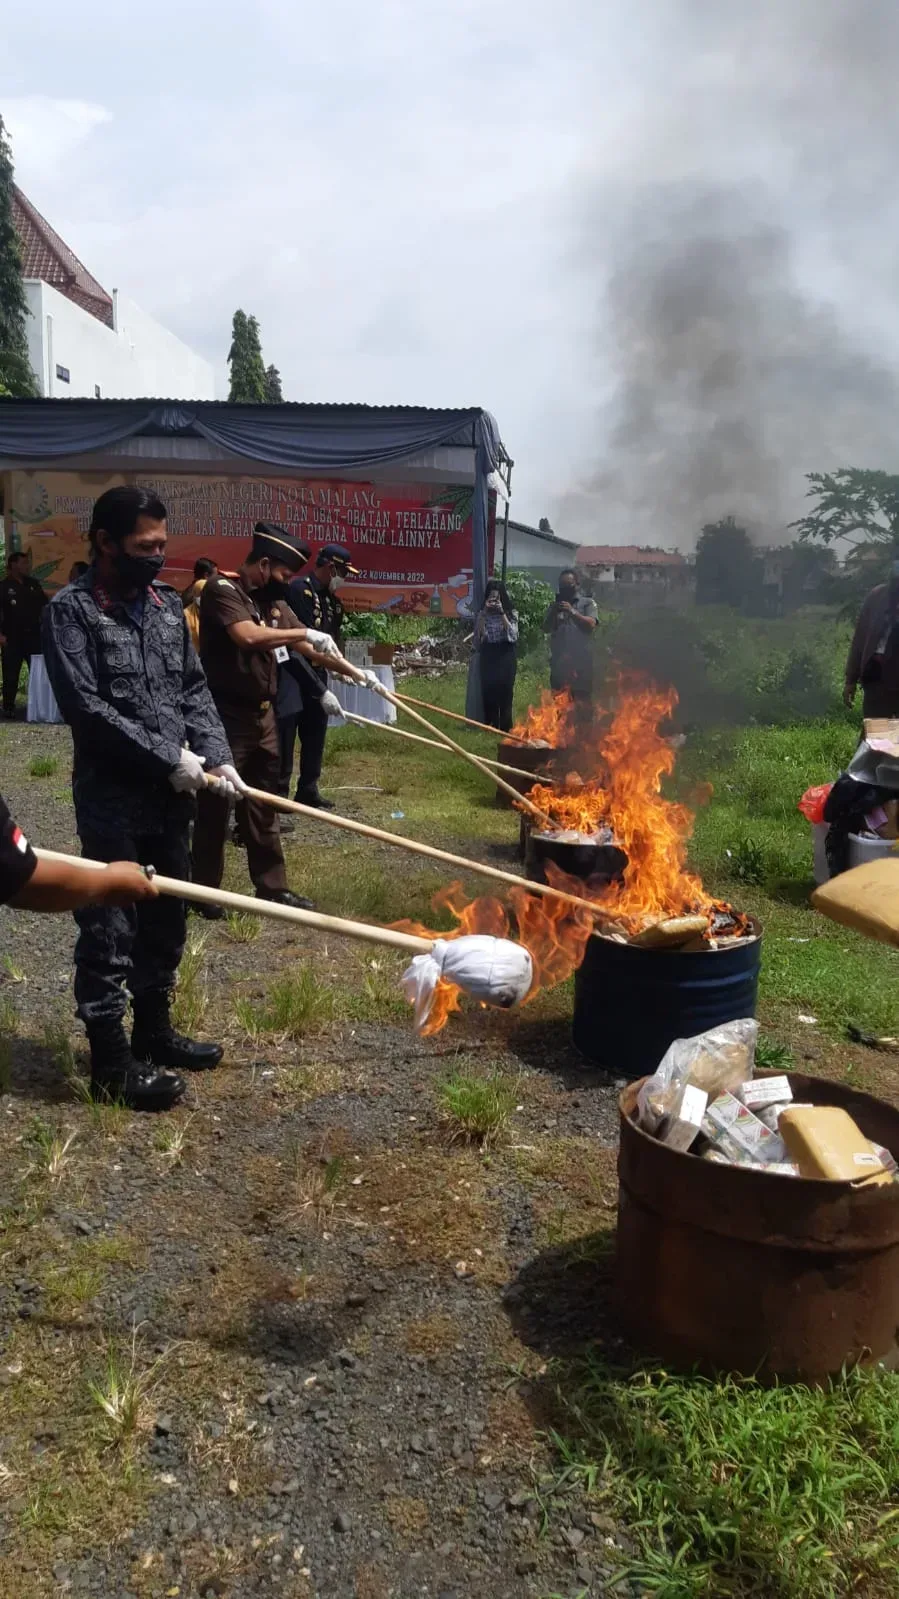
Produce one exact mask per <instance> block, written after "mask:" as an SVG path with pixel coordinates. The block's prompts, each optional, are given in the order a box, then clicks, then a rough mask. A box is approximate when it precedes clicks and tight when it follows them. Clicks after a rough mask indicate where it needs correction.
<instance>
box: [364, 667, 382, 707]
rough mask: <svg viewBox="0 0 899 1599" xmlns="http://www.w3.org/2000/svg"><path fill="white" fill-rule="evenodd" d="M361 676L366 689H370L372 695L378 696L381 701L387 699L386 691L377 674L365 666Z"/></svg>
mask: <svg viewBox="0 0 899 1599" xmlns="http://www.w3.org/2000/svg"><path fill="white" fill-rule="evenodd" d="M362 676H363V677H364V678H365V684H366V687H367V688H370V689H371V691H372V693H373V694H380V695H381V698H382V699H386V698H387V696H388V690H387V689H386V688H385V687H384V684H383V683H382V682H381V679H380V678H379V676H378V674H377V672H375V671H373V670H372V668H371V667H370V666H366V667H365V668H364V670H363V673H362Z"/></svg>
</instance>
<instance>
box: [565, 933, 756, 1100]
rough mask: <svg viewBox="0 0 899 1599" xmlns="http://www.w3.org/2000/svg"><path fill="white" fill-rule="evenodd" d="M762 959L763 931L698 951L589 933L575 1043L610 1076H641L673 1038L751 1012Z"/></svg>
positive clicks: (578, 981)
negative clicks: (648, 946) (617, 940)
mask: <svg viewBox="0 0 899 1599" xmlns="http://www.w3.org/2000/svg"><path fill="white" fill-rule="evenodd" d="M761 960H762V941H761V935H759V937H758V938H746V939H742V940H741V941H740V943H739V944H733V945H732V946H731V947H730V949H708V950H700V951H699V952H697V953H696V954H682V953H681V952H680V951H678V950H656V949H637V948H635V947H634V946H633V945H632V944H616V943H614V942H613V941H612V940H611V939H608V938H599V937H594V938H591V939H590V940H589V941H588V944H587V948H586V950H585V952H584V959H583V962H582V963H581V965H580V967H579V968H578V971H577V972H576V973H575V978H574V1017H573V1020H572V1026H571V1036H572V1039H573V1041H574V1044H575V1047H576V1048H577V1049H579V1050H580V1052H581V1054H582V1055H586V1057H587V1059H588V1060H592V1061H596V1062H597V1064H598V1065H601V1066H604V1067H606V1068H607V1069H608V1070H609V1071H611V1072H614V1073H615V1075H616V1076H619V1077H628V1078H634V1077H644V1076H646V1075H647V1074H648V1073H651V1072H654V1071H655V1069H656V1067H657V1066H658V1064H659V1061H660V1060H661V1058H662V1056H663V1055H664V1053H665V1051H666V1049H667V1048H668V1045H669V1044H670V1043H671V1042H672V1041H673V1040H674V1039H675V1038H694V1037H695V1036H696V1034H697V1033H704V1032H707V1031H708V1029H709V1028H710V1027H720V1026H721V1024H722V1023H723V1022H734V1021H738V1020H739V1018H740V1017H742V1016H754V1015H755V1007H756V1000H757V996H758V986H759V968H760V966H761Z"/></svg>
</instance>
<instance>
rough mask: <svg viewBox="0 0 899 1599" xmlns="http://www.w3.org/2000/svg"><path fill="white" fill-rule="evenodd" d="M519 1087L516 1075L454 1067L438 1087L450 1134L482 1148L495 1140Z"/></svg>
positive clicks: (442, 1110)
mask: <svg viewBox="0 0 899 1599" xmlns="http://www.w3.org/2000/svg"><path fill="white" fill-rule="evenodd" d="M465 1064H466V1063H464V1062H463V1063H461V1066H464V1065H465ZM519 1088H520V1084H519V1081H518V1078H517V1077H510V1076H509V1075H508V1073H502V1072H486V1073H478V1074H475V1073H472V1072H471V1071H465V1070H464V1069H460V1066H457V1067H456V1069H455V1070H454V1071H453V1073H452V1074H451V1076H449V1077H447V1078H446V1080H445V1081H444V1082H443V1083H441V1084H440V1087H439V1089H438V1100H439V1103H440V1109H441V1114H442V1116H443V1119H444V1121H445V1123H446V1125H447V1127H448V1129H449V1132H450V1137H451V1138H453V1139H454V1140H463V1141H465V1142H467V1143H478V1144H481V1145H483V1146H484V1147H487V1146H488V1145H489V1144H494V1143H496V1141H497V1139H498V1138H499V1137H500V1136H501V1134H502V1133H503V1131H504V1129H505V1127H506V1124H507V1122H508V1120H509V1117H510V1116H511V1114H512V1112H513V1111H514V1109H515V1106H516V1103H517V1101H518V1094H519Z"/></svg>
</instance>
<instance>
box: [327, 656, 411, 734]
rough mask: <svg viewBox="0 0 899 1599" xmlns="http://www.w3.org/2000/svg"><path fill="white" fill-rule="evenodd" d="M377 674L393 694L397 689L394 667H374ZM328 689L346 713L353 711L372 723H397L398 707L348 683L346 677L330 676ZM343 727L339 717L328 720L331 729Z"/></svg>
mask: <svg viewBox="0 0 899 1599" xmlns="http://www.w3.org/2000/svg"><path fill="white" fill-rule="evenodd" d="M371 670H372V671H373V672H374V673H375V675H376V676H377V678H378V679H379V681H380V682H381V683H383V684H384V687H385V688H389V689H390V692H391V693H393V692H394V691H395V689H396V679H395V677H394V675H393V667H392V666H373V667H372V668H371ZM328 687H329V689H330V690H331V692H332V694H336V695H337V698H338V699H339V701H340V703H341V705H342V706H343V708H344V710H345V711H352V712H353V714H354V715H355V716H367V717H368V719H369V721H371V722H395V721H396V706H395V705H391V704H390V701H389V700H382V698H381V696H380V694H374V693H372V690H371V689H370V688H360V686H359V684H358V683H348V682H347V680H346V678H345V677H336V676H330V677H329V678H328ZM341 725H342V723H341V720H340V717H339V716H331V717H329V718H328V726H329V727H340V726H341Z"/></svg>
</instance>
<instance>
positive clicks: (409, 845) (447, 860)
mask: <svg viewBox="0 0 899 1599" xmlns="http://www.w3.org/2000/svg"><path fill="white" fill-rule="evenodd" d="M441 747H442V746H441ZM214 782H215V779H214V778H210V783H214ZM246 794H247V798H248V799H251V800H255V801H256V802H257V803H258V804H259V805H270V806H271V807H272V808H273V809H274V810H276V811H289V812H291V813H292V814H296V815H298V816H308V817H309V819H310V821H313V822H325V823H327V825H328V826H329V827H342V828H344V829H345V830H346V831H347V832H348V833H361V835H362V837H363V838H374V839H377V841H378V843H379V844H393V845H394V846H395V848H397V849H405V850H409V851H410V853H411V854H413V855H426V856H427V857H428V859H429V860H432V861H442V862H443V863H444V865H447V866H458V867H460V868H461V870H462V871H463V872H473V873H474V874H475V875H476V876H480V877H492V878H493V879H494V881H495V882H498V883H511V885H512V887H513V888H524V889H526V890H527V892H528V893H529V894H542V895H543V896H544V898H546V899H562V900H565V901H566V902H567V904H569V905H576V906H577V907H578V909H579V910H585V911H590V913H591V915H593V916H598V915H599V914H600V908H599V906H598V905H594V903H593V901H592V900H589V899H581V898H580V896H579V895H577V894H568V893H566V892H565V890H564V889H562V888H552V887H551V885H550V884H549V883H532V882H531V880H530V878H529V877H519V876H517V875H516V873H515V872H504V871H503V870H502V869H501V867H499V866H485V865H483V864H482V862H481V861H470V860H469V859H468V858H467V856H465V855H451V854H450V852H449V850H445V849H438V848H437V847H436V845H434V844H420V843H419V842H418V840H417V839H415V838H404V837H403V835H402V834H401V833H388V832H387V831H386V830H385V829H384V828H382V827H370V826H369V824H368V823H367V822H356V821H354V820H353V819H352V817H349V816H337V815H335V814H334V812H333V811H320V810H317V809H316V808H315V807H314V806H312V805H301V804H300V802H299V800H289V799H282V798H281V796H280V794H270V793H269V792H268V790H267V789H263V788H248V789H247V791H246Z"/></svg>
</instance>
